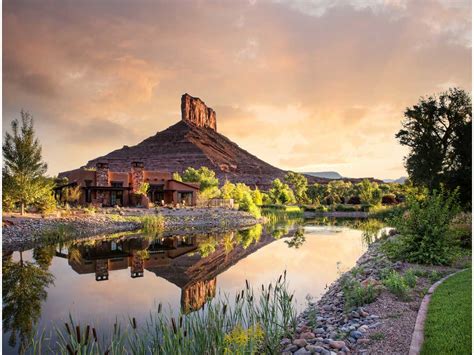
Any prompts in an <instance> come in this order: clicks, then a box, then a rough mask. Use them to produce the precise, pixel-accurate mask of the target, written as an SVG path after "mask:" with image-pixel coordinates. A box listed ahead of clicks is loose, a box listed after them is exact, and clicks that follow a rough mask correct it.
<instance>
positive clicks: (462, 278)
mask: <svg viewBox="0 0 474 355" xmlns="http://www.w3.org/2000/svg"><path fill="white" fill-rule="evenodd" d="M471 287H472V269H469V270H467V271H463V272H460V273H459V274H457V275H454V276H452V277H450V278H449V279H447V280H446V281H445V282H443V283H442V284H441V285H440V286H439V287H438V288H437V289H436V290H435V292H434V294H433V296H432V298H431V301H430V304H429V306H428V315H427V318H426V323H425V342H424V344H423V349H422V351H421V354H423V355H427V354H470V353H471V346H472V345H471V344H472V319H471V301H472V295H471Z"/></svg>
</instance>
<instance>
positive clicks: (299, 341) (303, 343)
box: [293, 339, 308, 348]
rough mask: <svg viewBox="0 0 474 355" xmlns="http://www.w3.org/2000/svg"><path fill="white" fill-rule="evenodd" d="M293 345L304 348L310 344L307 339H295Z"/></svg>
mask: <svg viewBox="0 0 474 355" xmlns="http://www.w3.org/2000/svg"><path fill="white" fill-rule="evenodd" d="M293 345H296V346H297V347H299V348H304V347H305V346H306V345H308V342H307V341H306V339H295V340H293Z"/></svg>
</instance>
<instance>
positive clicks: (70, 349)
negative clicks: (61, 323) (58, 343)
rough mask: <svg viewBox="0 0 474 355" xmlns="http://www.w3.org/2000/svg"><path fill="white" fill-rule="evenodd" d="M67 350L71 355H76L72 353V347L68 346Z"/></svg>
mask: <svg viewBox="0 0 474 355" xmlns="http://www.w3.org/2000/svg"><path fill="white" fill-rule="evenodd" d="M66 349H67V352H68V353H69V354H71V355H74V351H72V348H71V345H69V344H67V346H66Z"/></svg>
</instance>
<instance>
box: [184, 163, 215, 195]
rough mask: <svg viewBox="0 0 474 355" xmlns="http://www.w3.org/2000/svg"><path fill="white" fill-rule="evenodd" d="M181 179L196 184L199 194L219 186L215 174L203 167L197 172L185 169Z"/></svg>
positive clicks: (192, 169)
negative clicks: (198, 186) (198, 185)
mask: <svg viewBox="0 0 474 355" xmlns="http://www.w3.org/2000/svg"><path fill="white" fill-rule="evenodd" d="M182 179H183V181H185V182H198V183H199V184H200V190H201V192H203V191H206V190H210V189H214V188H216V187H217V186H219V179H218V178H217V177H216V173H215V172H214V171H212V170H210V169H209V168H207V167H205V166H201V167H200V168H199V169H198V170H196V169H194V168H191V167H189V168H187V169H186V170H185V171H184V172H183V176H182Z"/></svg>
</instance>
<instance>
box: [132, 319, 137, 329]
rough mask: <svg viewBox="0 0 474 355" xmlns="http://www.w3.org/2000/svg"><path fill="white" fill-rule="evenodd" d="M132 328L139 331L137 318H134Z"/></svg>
mask: <svg viewBox="0 0 474 355" xmlns="http://www.w3.org/2000/svg"><path fill="white" fill-rule="evenodd" d="M132 327H133V329H137V320H136V319H135V317H133V318H132Z"/></svg>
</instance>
